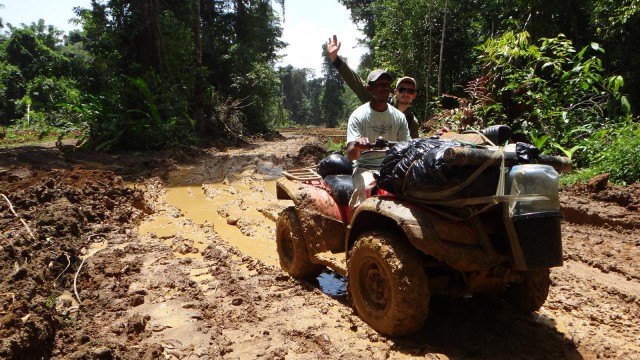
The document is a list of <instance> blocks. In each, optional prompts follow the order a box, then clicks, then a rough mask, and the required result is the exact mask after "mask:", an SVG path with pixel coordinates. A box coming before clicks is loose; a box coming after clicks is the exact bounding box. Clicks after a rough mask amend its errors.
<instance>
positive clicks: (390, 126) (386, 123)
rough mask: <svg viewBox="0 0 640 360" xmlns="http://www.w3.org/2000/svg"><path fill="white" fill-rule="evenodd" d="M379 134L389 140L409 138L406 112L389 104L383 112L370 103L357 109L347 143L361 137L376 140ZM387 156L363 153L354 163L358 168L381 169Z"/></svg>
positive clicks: (352, 118)
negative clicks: (372, 106)
mask: <svg viewBox="0 0 640 360" xmlns="http://www.w3.org/2000/svg"><path fill="white" fill-rule="evenodd" d="M379 136H382V137H383V138H384V139H385V140H389V141H407V140H409V139H410V136H409V127H408V126H407V120H406V118H405V116H404V114H403V113H402V112H401V111H400V110H398V109H396V108H394V107H393V106H387V109H386V110H385V111H382V112H380V111H375V110H373V109H372V108H371V106H370V105H369V103H366V104H363V105H361V106H359V107H358V108H357V109H355V111H354V112H353V113H352V114H351V117H349V123H348V125H347V143H350V142H352V141H356V139H358V138H361V137H367V138H369V141H370V142H374V141H375V140H376V138H378V137H379ZM385 156H386V155H385V154H383V153H367V154H362V156H360V159H358V160H356V161H355V163H354V165H355V167H356V168H367V169H379V168H380V164H382V160H383V159H384V157H385Z"/></svg>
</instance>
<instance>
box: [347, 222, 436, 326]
mask: <svg viewBox="0 0 640 360" xmlns="http://www.w3.org/2000/svg"><path fill="white" fill-rule="evenodd" d="M348 289H349V293H350V295H351V300H352V302H353V306H354V307H355V308H356V311H357V312H358V314H359V315H360V317H361V318H362V319H363V320H364V321H365V322H366V323H368V324H369V325H370V326H371V327H372V328H374V329H375V330H376V331H378V332H379V333H381V334H383V335H387V336H393V337H395V336H406V335H409V334H411V333H414V332H416V331H417V330H419V329H420V328H421V327H422V326H423V325H424V322H425V320H426V318H427V315H428V313H429V289H428V287H427V276H426V273H425V271H424V268H423V266H422V260H421V258H420V256H419V255H418V251H417V250H416V249H415V248H413V247H412V246H411V245H410V244H409V242H408V241H407V240H406V239H404V238H403V237H401V236H398V235H397V234H393V233H388V232H380V231H371V232H366V233H364V234H362V235H361V236H360V237H359V238H358V239H357V241H356V243H355V245H354V246H353V248H352V249H351V251H350V256H349V262H348Z"/></svg>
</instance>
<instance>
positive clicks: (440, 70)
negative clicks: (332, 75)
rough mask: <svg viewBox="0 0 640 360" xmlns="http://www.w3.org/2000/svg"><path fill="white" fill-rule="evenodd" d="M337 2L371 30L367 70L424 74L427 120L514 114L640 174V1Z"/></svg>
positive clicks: (473, 122) (591, 161) (628, 176)
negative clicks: (639, 148) (638, 114)
mask: <svg viewBox="0 0 640 360" xmlns="http://www.w3.org/2000/svg"><path fill="white" fill-rule="evenodd" d="M339 1H340V2H341V3H342V4H344V5H345V6H346V7H347V8H348V9H349V10H350V12H351V16H352V18H353V19H354V21H357V22H358V23H359V24H360V25H361V28H362V29H363V32H364V33H365V38H364V39H363V43H364V44H365V45H367V46H368V48H369V50H370V54H369V56H368V57H367V59H365V60H366V61H365V62H363V65H364V68H362V69H360V70H361V71H362V73H363V74H364V73H366V71H367V70H368V69H370V68H375V67H384V68H387V69H390V70H391V71H392V72H393V73H395V74H396V75H397V76H403V75H410V76H413V77H415V78H416V79H417V80H418V82H419V87H420V88H421V89H420V94H419V96H418V99H417V100H416V102H414V105H413V108H414V110H413V111H414V113H415V114H416V115H417V116H418V118H420V119H423V121H425V122H426V121H427V120H429V123H430V124H434V123H435V124H437V125H440V126H442V125H444V126H447V127H452V128H454V129H463V128H469V127H471V128H479V127H482V126H485V125H491V124H496V123H501V124H507V125H509V126H511V127H512V129H513V130H514V131H515V133H516V134H515V137H514V140H524V141H530V142H536V141H538V142H539V144H540V146H541V147H542V148H541V150H543V151H544V152H547V153H555V154H559V155H565V156H570V157H571V158H572V159H573V161H574V164H575V165H576V166H577V167H579V168H586V167H591V168H598V169H599V171H609V172H611V174H612V176H611V178H612V179H613V180H614V181H618V182H632V181H638V180H639V179H640V166H639V165H638V164H637V162H634V161H631V159H628V156H630V155H626V154H632V153H633V151H634V150H633V149H634V148H633V146H634V145H637V144H636V143H637V140H636V136H637V134H638V133H637V123H638V120H637V118H635V119H634V117H633V113H634V111H637V109H638V108H639V107H640V78H639V75H640V71H639V69H638V67H637V64H638V63H639V61H640V53H638V52H637V51H636V50H635V49H637V48H638V45H640V44H638V41H639V40H638V37H637V36H635V35H633V34H637V33H638V32H639V31H640V2H639V1H638V0H622V1H613V0H571V1H551V0H535V1H532V0H517V1H506V0H491V1H486V0H406V1H400V2H399V1H392V0H339ZM540 139H544V141H539V140H540ZM623 159H625V160H623Z"/></svg>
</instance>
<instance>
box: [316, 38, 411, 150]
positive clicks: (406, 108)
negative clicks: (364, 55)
mask: <svg viewBox="0 0 640 360" xmlns="http://www.w3.org/2000/svg"><path fill="white" fill-rule="evenodd" d="M340 46H341V43H340V42H338V37H337V36H336V35H333V39H332V38H329V41H327V52H328V54H329V59H330V60H331V63H332V64H333V66H334V67H335V68H336V70H338V74H340V77H341V78H342V80H344V82H345V84H347V86H349V88H350V89H351V90H352V91H353V92H354V93H355V94H356V96H357V97H358V99H359V100H360V101H362V103H366V102H368V101H369V100H370V99H371V98H370V96H369V93H368V92H367V90H366V89H365V87H366V83H365V82H364V81H363V80H362V78H360V75H358V73H357V72H355V71H354V70H353V69H351V68H350V67H349V65H347V63H346V62H345V61H344V60H343V59H342V58H341V57H340V56H338V51H340ZM417 86H418V85H417V83H416V80H415V79H414V78H412V77H409V76H403V77H401V78H399V79H398V80H397V81H396V87H395V89H394V90H393V95H392V96H389V98H388V99H387V102H388V103H389V104H391V105H393V106H395V107H396V108H397V109H398V110H400V111H402V113H403V114H404V116H405V118H406V119H407V126H409V134H410V135H411V138H412V139H415V138H418V137H420V125H418V119H417V118H416V116H415V115H414V114H413V111H412V110H411V103H412V102H413V101H414V100H415V99H416V96H417V94H418V92H417V91H418V88H417Z"/></svg>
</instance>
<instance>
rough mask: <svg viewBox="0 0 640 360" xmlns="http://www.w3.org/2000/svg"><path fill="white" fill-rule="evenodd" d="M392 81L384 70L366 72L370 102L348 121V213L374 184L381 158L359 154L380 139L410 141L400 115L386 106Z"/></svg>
mask: <svg viewBox="0 0 640 360" xmlns="http://www.w3.org/2000/svg"><path fill="white" fill-rule="evenodd" d="M392 81H393V78H392V77H391V75H389V73H387V72H386V71H385V70H381V69H378V70H373V71H372V72H370V73H369V76H367V86H366V90H367V92H368V93H369V94H370V95H371V100H370V101H369V102H368V103H366V104H363V105H361V106H360V107H358V108H357V109H356V110H355V111H354V112H353V113H352V114H351V116H350V117H349V123H348V125H347V157H348V158H349V159H350V160H354V170H353V187H354V192H353V195H352V196H351V201H350V202H349V205H350V206H351V208H352V209H353V208H355V207H357V206H358V205H360V203H361V202H362V201H364V200H365V199H366V193H367V189H369V188H371V187H372V186H373V185H374V184H375V180H374V173H378V172H379V170H380V165H381V164H382V160H383V159H384V157H385V154H381V153H366V154H362V153H361V152H362V150H363V149H366V148H368V146H369V144H370V143H371V141H375V139H376V138H378V137H380V136H381V137H383V138H385V140H389V141H407V140H409V139H410V136H409V127H408V125H407V120H406V118H405V116H404V114H403V113H402V112H400V110H398V109H396V108H394V107H393V106H389V104H388V103H387V98H388V97H389V93H390V92H391V82H392Z"/></svg>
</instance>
